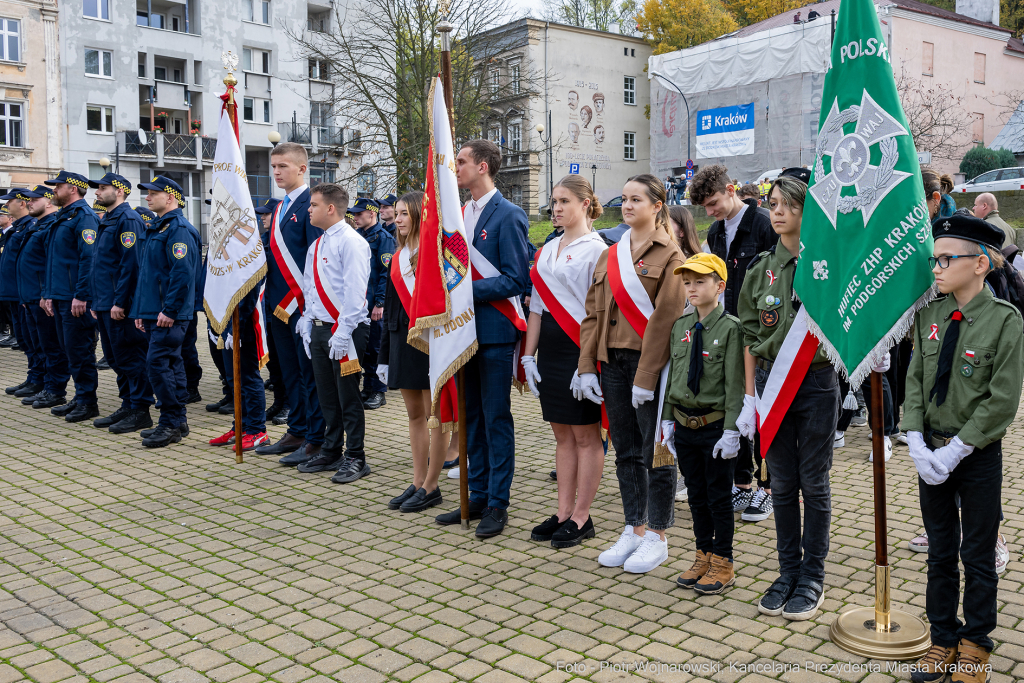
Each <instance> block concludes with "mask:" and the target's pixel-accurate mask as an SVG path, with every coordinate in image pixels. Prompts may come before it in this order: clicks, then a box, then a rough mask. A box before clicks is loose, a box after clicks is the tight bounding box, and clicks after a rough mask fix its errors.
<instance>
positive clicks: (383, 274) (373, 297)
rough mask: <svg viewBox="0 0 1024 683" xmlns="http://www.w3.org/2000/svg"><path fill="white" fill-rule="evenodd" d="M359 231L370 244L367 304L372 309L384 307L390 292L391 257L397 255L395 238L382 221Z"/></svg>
mask: <svg viewBox="0 0 1024 683" xmlns="http://www.w3.org/2000/svg"><path fill="white" fill-rule="evenodd" d="M357 232H358V233H359V234H360V235H361V236H362V237H363V239H365V240H366V241H367V243H368V244H369V245H370V282H369V284H368V285H367V287H366V305H367V307H369V308H371V309H372V308H374V307H377V306H380V307H383V306H384V298H385V296H386V295H387V292H388V273H390V272H391V258H392V257H393V256H394V255H395V238H394V237H392V236H391V235H390V234H389V233H388V231H387V230H385V229H384V227H383V226H382V225H381V224H380V223H376V224H374V225H371V226H370V227H368V228H367V229H366V230H357Z"/></svg>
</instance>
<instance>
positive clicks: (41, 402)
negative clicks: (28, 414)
mask: <svg viewBox="0 0 1024 683" xmlns="http://www.w3.org/2000/svg"><path fill="white" fill-rule="evenodd" d="M22 402H24V399H22ZM65 403H67V399H66V398H64V397H63V396H58V395H57V394H51V393H50V392H49V391H44V392H43V393H42V394H41V395H39V396H36V400H34V401H32V407H33V408H35V409H36V410H39V409H40V408H53V407H55V406H62V405H64V404H65Z"/></svg>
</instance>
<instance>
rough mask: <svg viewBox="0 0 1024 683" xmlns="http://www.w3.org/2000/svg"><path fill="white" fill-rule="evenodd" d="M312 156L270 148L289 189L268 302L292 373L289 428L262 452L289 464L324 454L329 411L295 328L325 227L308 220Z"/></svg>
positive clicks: (282, 357)
mask: <svg viewBox="0 0 1024 683" xmlns="http://www.w3.org/2000/svg"><path fill="white" fill-rule="evenodd" d="M308 163H309V159H308V157H307V155H306V150H305V148H303V147H302V145H299V144H296V143H294V142H282V143H281V144H279V145H278V146H277V147H275V148H274V150H273V151H272V152H271V153H270V167H271V168H272V169H273V171H274V181H275V182H276V183H277V186H278V187H280V188H282V189H283V190H284V191H285V192H286V193H287V194H286V195H285V198H284V199H282V200H281V203H280V204H278V206H277V210H276V211H275V212H274V214H273V216H274V217H273V219H272V222H271V225H270V249H269V250H268V251H269V252H270V253H268V254H267V289H266V291H265V292H264V302H265V304H266V307H267V313H268V315H267V318H268V319H269V320H270V336H271V338H272V339H273V340H274V349H275V350H276V351H277V359H278V362H279V363H280V366H281V375H282V376H284V377H287V378H288V381H287V382H285V384H286V386H287V390H288V406H289V408H291V412H290V413H289V414H288V431H287V433H285V435H284V436H283V437H281V439H280V440H279V441H278V442H277V443H274V444H269V445H264V446H259V447H258V448H257V449H256V453H257V454H259V455H284V456H285V457H283V458H281V460H280V462H281V463H282V464H284V465H300V464H302V463H305V462H307V461H309V460H312V459H314V458H315V457H316V456H318V455H319V454H320V446H321V445H322V444H323V442H324V416H323V413H321V412H320V399H319V398H318V397H317V393H316V383H315V381H314V379H313V365H312V363H311V362H310V360H309V356H307V355H306V350H305V347H304V346H303V344H302V338H301V337H300V336H299V334H298V332H297V331H296V329H295V326H296V325H297V324H298V321H299V318H301V317H302V309H303V303H304V300H303V297H302V270H303V268H304V267H305V265H306V251H307V250H308V249H309V245H311V244H312V243H313V242H315V241H316V240H317V238H318V237H320V235H322V234H323V231H322V230H320V229H319V228H316V227H313V226H312V225H311V224H310V222H309V188H308V187H307V186H306V183H305V182H304V178H305V175H306V166H307V164H308Z"/></svg>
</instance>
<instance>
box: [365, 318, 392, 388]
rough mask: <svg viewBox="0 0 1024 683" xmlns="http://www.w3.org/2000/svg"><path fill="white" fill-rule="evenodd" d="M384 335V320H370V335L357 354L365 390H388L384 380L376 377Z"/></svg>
mask: <svg viewBox="0 0 1024 683" xmlns="http://www.w3.org/2000/svg"><path fill="white" fill-rule="evenodd" d="M383 337H384V320H383V319H381V320H377V321H373V320H371V321H370V336H369V339H367V341H366V348H365V349H364V350H363V351H362V352H361V353H360V354H359V363H360V364H361V365H362V366H363V388H364V389H366V391H367V392H381V393H383V392H385V391H387V390H388V388H387V386H385V384H384V382H381V381H380V378H379V377H377V355H378V354H379V353H380V344H381V339H382V338H383Z"/></svg>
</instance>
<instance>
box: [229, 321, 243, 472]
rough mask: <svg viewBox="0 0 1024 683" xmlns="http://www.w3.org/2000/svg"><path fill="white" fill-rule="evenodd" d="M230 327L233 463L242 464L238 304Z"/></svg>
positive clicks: (240, 361) (240, 336)
mask: <svg viewBox="0 0 1024 683" xmlns="http://www.w3.org/2000/svg"><path fill="white" fill-rule="evenodd" d="M231 329H232V330H233V331H234V333H235V334H234V337H235V339H234V343H233V344H232V345H231V365H232V376H233V377H234V378H235V380H234V382H235V383H234V387H233V388H234V394H235V396H234V403H235V463H236V464H238V465H241V464H242V355H241V352H240V351H239V348H238V347H239V346H241V345H242V335H241V329H242V328H241V327H240V326H239V322H238V306H235V310H234V311H233V312H232V313H231Z"/></svg>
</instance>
